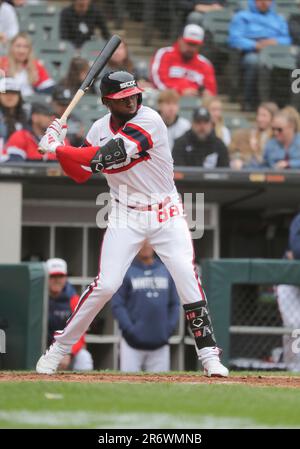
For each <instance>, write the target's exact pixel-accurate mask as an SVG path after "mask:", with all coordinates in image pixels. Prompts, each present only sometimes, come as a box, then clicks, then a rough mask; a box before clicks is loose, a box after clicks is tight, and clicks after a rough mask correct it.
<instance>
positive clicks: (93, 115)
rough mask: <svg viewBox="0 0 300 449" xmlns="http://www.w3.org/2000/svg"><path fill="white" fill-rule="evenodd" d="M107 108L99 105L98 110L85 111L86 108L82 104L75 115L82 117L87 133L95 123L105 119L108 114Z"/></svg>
mask: <svg viewBox="0 0 300 449" xmlns="http://www.w3.org/2000/svg"><path fill="white" fill-rule="evenodd" d="M107 112H108V111H107V108H106V107H105V106H104V105H99V107H98V108H93V109H90V110H86V109H84V106H82V105H81V104H79V105H78V107H77V108H76V110H75V111H74V113H75V114H76V115H77V116H78V117H80V120H81V121H82V122H83V125H84V128H85V132H86V133H87V132H88V130H89V129H90V127H91V126H92V124H93V123H94V122H96V121H97V120H99V119H100V118H102V117H104V115H105V114H107Z"/></svg>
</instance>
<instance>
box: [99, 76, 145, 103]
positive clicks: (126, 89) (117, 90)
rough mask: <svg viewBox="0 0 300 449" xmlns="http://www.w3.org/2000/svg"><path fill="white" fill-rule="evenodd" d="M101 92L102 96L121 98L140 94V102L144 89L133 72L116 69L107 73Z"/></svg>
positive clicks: (103, 79) (101, 84)
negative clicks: (138, 83)
mask: <svg viewBox="0 0 300 449" xmlns="http://www.w3.org/2000/svg"><path fill="white" fill-rule="evenodd" d="M100 92H101V97H102V98H110V99H112V100H119V99H121V98H126V97H130V96H131V95H136V94H138V95H139V97H138V102H139V103H141V101H142V92H143V91H142V89H140V88H139V87H138V85H137V82H136V79H135V78H134V76H133V75H132V74H131V73H128V72H125V71H121V70H119V71H116V72H109V73H106V74H105V75H104V76H103V78H102V80H101V82H100Z"/></svg>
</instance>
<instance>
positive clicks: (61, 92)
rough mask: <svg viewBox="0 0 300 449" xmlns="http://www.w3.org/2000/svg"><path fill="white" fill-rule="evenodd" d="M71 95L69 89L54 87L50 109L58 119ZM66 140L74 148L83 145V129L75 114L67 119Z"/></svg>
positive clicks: (59, 86)
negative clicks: (51, 108)
mask: <svg viewBox="0 0 300 449" xmlns="http://www.w3.org/2000/svg"><path fill="white" fill-rule="evenodd" d="M72 98H73V94H72V92H71V90H70V89H67V88H66V87H64V86H62V85H59V84H58V85H57V86H55V88H54V90H53V92H52V107H53V110H54V113H55V115H56V117H58V118H60V117H61V116H62V115H63V113H64V112H65V110H66V109H67V106H68V105H69V103H70V102H71V100H72ZM67 136H68V140H69V142H70V144H71V145H72V146H74V147H80V146H81V145H83V143H84V127H83V124H82V122H81V120H80V118H79V117H78V116H77V115H76V113H75V114H74V113H72V114H70V115H69V117H68V134H67Z"/></svg>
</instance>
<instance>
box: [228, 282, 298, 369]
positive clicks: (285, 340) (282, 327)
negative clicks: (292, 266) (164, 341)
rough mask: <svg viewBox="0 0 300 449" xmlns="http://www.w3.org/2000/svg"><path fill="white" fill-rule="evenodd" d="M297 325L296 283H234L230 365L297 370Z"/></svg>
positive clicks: (245, 367)
mask: <svg viewBox="0 0 300 449" xmlns="http://www.w3.org/2000/svg"><path fill="white" fill-rule="evenodd" d="M297 329H300V288H299V287H298V286H293V285H278V286H273V285H253V284H251V285H234V286H233V288H232V308H231V326H230V364H231V367H232V368H235V369H246V370H249V369H250V370H251V369H253V370H259V369H261V370H286V369H287V370H292V371H300V354H299V353H297V342H296V339H295V336H293V333H294V334H295V331H296V330H297Z"/></svg>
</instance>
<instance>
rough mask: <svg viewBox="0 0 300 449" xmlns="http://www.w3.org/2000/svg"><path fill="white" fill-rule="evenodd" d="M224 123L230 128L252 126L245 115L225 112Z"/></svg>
mask: <svg viewBox="0 0 300 449" xmlns="http://www.w3.org/2000/svg"><path fill="white" fill-rule="evenodd" d="M224 124H225V126H227V128H229V129H230V130H235V129H239V128H250V127H251V123H250V122H249V121H248V120H247V119H246V118H245V117H242V116H240V115H229V114H224Z"/></svg>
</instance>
